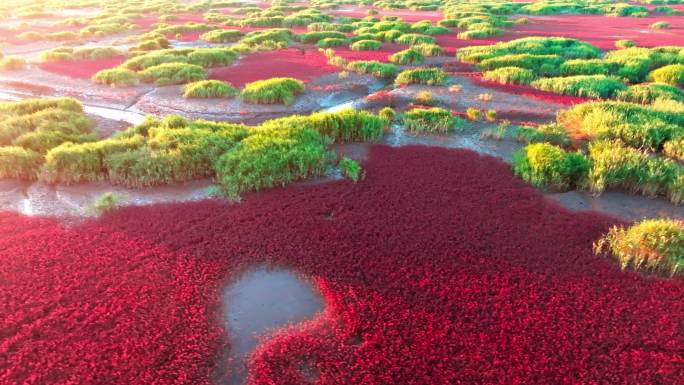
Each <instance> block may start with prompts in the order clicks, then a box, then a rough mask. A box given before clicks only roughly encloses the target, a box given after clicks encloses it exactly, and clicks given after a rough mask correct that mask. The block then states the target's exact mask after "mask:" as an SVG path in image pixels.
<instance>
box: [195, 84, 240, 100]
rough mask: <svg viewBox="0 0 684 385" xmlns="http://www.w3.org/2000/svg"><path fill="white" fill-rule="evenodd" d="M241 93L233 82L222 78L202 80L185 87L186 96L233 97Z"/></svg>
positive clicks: (206, 97) (205, 97)
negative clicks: (221, 79)
mask: <svg viewBox="0 0 684 385" xmlns="http://www.w3.org/2000/svg"><path fill="white" fill-rule="evenodd" d="M239 93H240V91H239V90H238V89H237V88H235V87H233V85H232V84H230V83H227V82H224V81H220V80H200V81H198V82H194V83H189V84H186V85H185V87H184V88H183V97H184V98H203V99H208V98H232V97H235V96H237V94H239Z"/></svg>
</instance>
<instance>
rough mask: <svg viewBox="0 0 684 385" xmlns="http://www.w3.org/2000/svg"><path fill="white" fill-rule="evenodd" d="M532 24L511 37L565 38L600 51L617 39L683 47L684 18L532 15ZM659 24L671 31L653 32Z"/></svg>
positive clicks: (516, 30) (514, 32)
mask: <svg viewBox="0 0 684 385" xmlns="http://www.w3.org/2000/svg"><path fill="white" fill-rule="evenodd" d="M528 19H529V20H530V23H529V24H526V25H518V26H514V27H513V28H512V29H511V32H510V33H507V34H506V36H507V39H506V40H510V39H509V38H508V37H512V38H515V39H517V38H521V37H525V36H563V37H572V38H576V39H580V40H583V41H586V42H588V43H591V44H594V45H595V46H597V47H599V48H601V49H606V50H609V49H615V42H616V41H617V40H623V39H627V40H634V42H636V44H637V45H638V46H640V47H657V46H664V45H678V46H684V18H683V17H681V16H661V15H656V16H649V17H606V16H602V15H553V16H529V17H528ZM658 21H665V22H668V23H670V28H668V29H664V30H657V31H655V30H651V29H650V28H649V26H650V25H651V24H653V23H655V22H658Z"/></svg>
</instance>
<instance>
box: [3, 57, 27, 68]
mask: <svg viewBox="0 0 684 385" xmlns="http://www.w3.org/2000/svg"><path fill="white" fill-rule="evenodd" d="M24 68H26V60H25V59H24V58H22V57H19V56H7V57H4V58H2V59H0V70H2V71H19V70H23V69H24Z"/></svg>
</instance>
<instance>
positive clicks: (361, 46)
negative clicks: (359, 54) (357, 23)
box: [350, 40, 382, 51]
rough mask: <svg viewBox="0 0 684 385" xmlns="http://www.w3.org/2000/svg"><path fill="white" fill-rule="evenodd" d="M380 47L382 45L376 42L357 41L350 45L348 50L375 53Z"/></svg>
mask: <svg viewBox="0 0 684 385" xmlns="http://www.w3.org/2000/svg"><path fill="white" fill-rule="evenodd" d="M381 45H382V43H381V42H379V41H377V40H359V41H357V42H354V43H352V45H351V46H350V48H351V49H352V51H377V50H379V49H380V46H381Z"/></svg>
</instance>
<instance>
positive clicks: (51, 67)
mask: <svg viewBox="0 0 684 385" xmlns="http://www.w3.org/2000/svg"><path fill="white" fill-rule="evenodd" d="M125 60H126V58H125V57H123V56H117V57H112V58H106V59H83V60H61V61H52V62H46V63H41V64H40V65H39V67H40V69H42V70H43V71H48V72H52V73H56V74H60V75H66V76H70V77H73V78H84V79H90V78H91V77H92V76H93V75H95V74H96V73H98V72H99V71H102V70H106V69H109V68H114V67H116V66H118V65H119V64H121V63H123V62H124V61H125Z"/></svg>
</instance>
